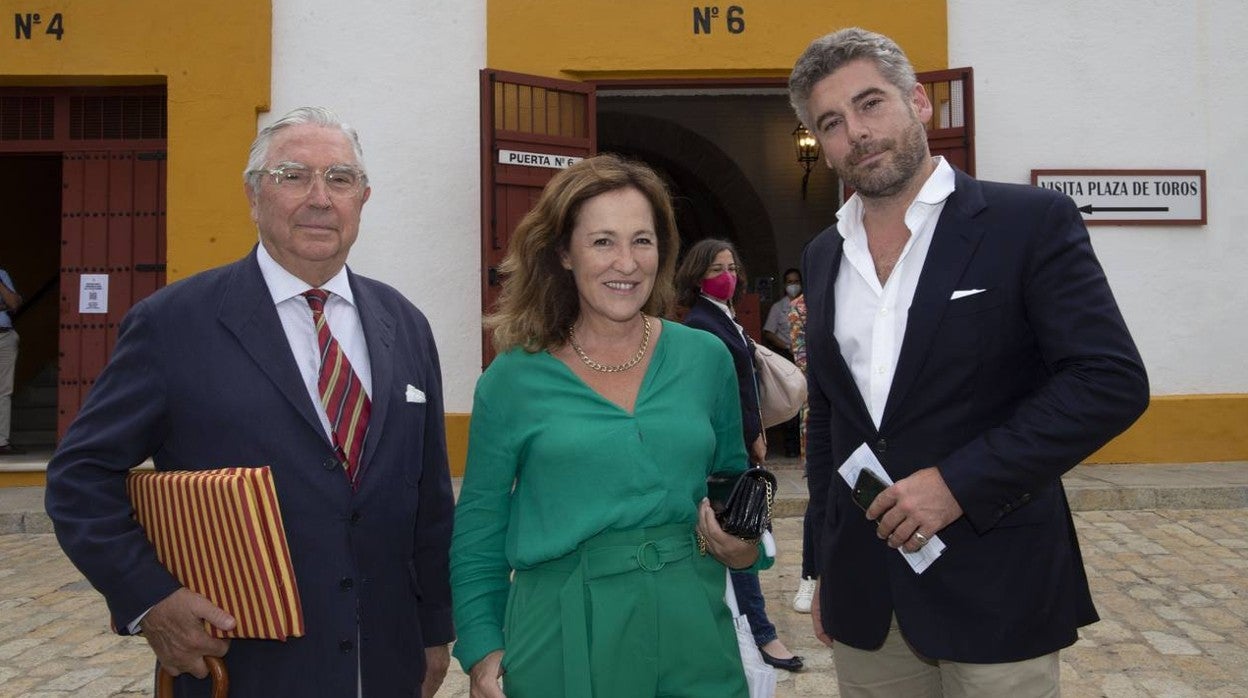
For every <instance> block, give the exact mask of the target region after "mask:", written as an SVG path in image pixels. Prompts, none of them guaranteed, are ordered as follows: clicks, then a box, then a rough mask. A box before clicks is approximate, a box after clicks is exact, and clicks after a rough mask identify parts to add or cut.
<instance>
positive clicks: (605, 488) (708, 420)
mask: <svg viewBox="0 0 1248 698" xmlns="http://www.w3.org/2000/svg"><path fill="white" fill-rule="evenodd" d="M653 352H654V355H653V356H652V357H651V359H650V365H649V367H648V368H647V369H646V375H645V377H644V378H643V379H642V383H641V389H640V391H639V392H638V394H637V401H636V405H635V407H634V412H633V413H632V414H629V413H628V412H626V411H625V410H624V409H622V408H621V407H619V406H618V405H616V404H614V403H612V402H610V401H609V400H607V399H606V398H604V397H602V396H601V395H599V394H598V393H597V392H595V391H594V390H593V389H591V388H590V387H589V386H588V385H586V384H585V382H584V381H582V380H581V379H580V378H579V377H578V376H577V375H576V374H575V373H573V372H572V371H571V369H569V368H568V367H567V366H566V365H564V363H563V362H561V361H560V360H559V359H557V358H555V357H553V356H551V355H550V354H549V353H547V352H544V351H543V352H538V353H535V354H530V353H528V352H525V351H523V350H522V349H512V350H511V351H509V352H507V353H505V354H502V355H500V356H498V357H497V358H496V359H494V362H493V363H492V364H490V367H489V368H488V369H487V370H486V371H485V373H484V374H483V375H482V376H481V378H480V380H478V381H477V389H476V394H475V395H474V397H473V405H472V422H471V427H470V430H469V438H468V464H467V468H466V470H465V473H464V481H463V488H462V490H461V491H460V495H459V502H458V504H457V506H456V508H455V534H454V537H453V539H452V543H451V585H452V594H453V599H454V617H455V631H456V635H457V636H458V639H457V640H456V643H455V656H456V657H457V658H458V659H459V661H460V664H461V665H462V666H463V667H464V669H465V670H468V669H469V668H471V667H472V665H473V664H475V663H476V662H477V660H479V659H481V658H482V657H484V656H485V655H486V654H488V653H490V652H492V651H494V650H497V649H502V648H503V615H504V611H505V609H506V605H507V595H508V591H509V586H510V575H511V571H512V570H513V569H529V568H532V567H535V566H537V565H540V564H542V563H543V562H546V561H549V560H554V559H556V558H560V557H563V556H564V555H567V554H569V553H571V552H572V551H574V550H575V549H576V548H577V546H578V545H580V544H581V542H583V541H585V540H587V539H589V538H591V537H593V536H595V535H597V534H599V533H602V532H604V531H615V530H628V529H633V528H644V527H651V526H662V525H664V524H670V523H682V522H688V523H689V524H690V526H691V527H692V525H693V524H694V522H695V520H696V519H697V512H698V503H699V502H700V501H701V500H702V498H703V497H704V496H706V476H707V474H708V473H711V472H714V471H719V470H742V469H744V468H745V467H746V463H747V456H746V453H745V447H744V441H743V439H742V437H741V407H740V404H739V403H738V397H737V379H736V371H735V370H734V369H733V365H732V358H731V357H730V356H729V354H728V350H727V348H725V347H724V343H723V342H721V341H719V338H717V337H715V336H714V335H712V334H710V333H708V332H702V331H700V330H694V329H689V328H687V327H684V326H682V325H678V324H675V323H671V322H667V321H664V322H663V332H662V334H661V335H660V336H659V339H658V341H657V342H655V344H654V347H653Z"/></svg>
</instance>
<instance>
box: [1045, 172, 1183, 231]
mask: <svg viewBox="0 0 1248 698" xmlns="http://www.w3.org/2000/svg"><path fill="white" fill-rule="evenodd" d="M1031 183H1032V184H1034V185H1036V186H1038V187H1044V188H1046V189H1055V190H1057V191H1060V192H1062V193H1063V194H1066V195H1067V196H1069V197H1070V198H1072V199H1074V200H1075V205H1076V206H1078V207H1079V212H1080V213H1081V214H1082V215H1083V222H1084V223H1086V224H1087V225H1204V224H1205V222H1206V213H1205V171H1204V170H1032V171H1031Z"/></svg>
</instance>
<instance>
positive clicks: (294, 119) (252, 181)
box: [243, 107, 368, 191]
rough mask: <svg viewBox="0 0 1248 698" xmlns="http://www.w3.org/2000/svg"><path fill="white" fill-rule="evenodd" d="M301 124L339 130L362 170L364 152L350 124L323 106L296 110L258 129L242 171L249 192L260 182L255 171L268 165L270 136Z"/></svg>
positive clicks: (366, 179)
mask: <svg viewBox="0 0 1248 698" xmlns="http://www.w3.org/2000/svg"><path fill="white" fill-rule="evenodd" d="M302 124H312V125H315V126H324V127H325V128H336V129H339V130H341V131H342V132H343V133H344V134H346V136H347V140H348V141H350V142H351V149H352V150H353V151H355V162H356V166H357V167H359V168H360V170H364V150H363V148H361V147H360V135H359V134H358V133H356V132H355V129H354V128H352V127H351V125H350V124H347V123H345V122H344V121H343V120H342V119H340V118H338V115H337V114H335V113H334V112H333V111H332V110H330V109H326V108H325V107H299V108H297V109H292V110H290V111H289V112H286V115H285V116H283V117H282V118H280V119H278V120H277V121H274V122H273V123H271V124H269V125H268V126H265V127H264V128H262V129H260V133H257V134H256V140H254V141H252V142H251V152H250V153H249V154H248V156H247V169H245V170H243V182H244V183H245V184H246V185H247V186H249V187H251V189H252V190H253V191H254V190H255V188H256V184H257V183H258V182H259V181H260V174H259V172H258V170H262V169H264V168H265V165H266V164H269V163H266V162H265V161H264V160H265V156H267V155H268V153H269V144H270V143H271V142H272V141H273V136H274V135H276V134H277V133H278V132H279V131H281V130H282V129H285V128H289V127H291V126H299V125H302ZM364 182H365V183H366V184H367V182H368V174H367V173H366V174H365V175H364Z"/></svg>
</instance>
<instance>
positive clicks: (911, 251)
mask: <svg viewBox="0 0 1248 698" xmlns="http://www.w3.org/2000/svg"><path fill="white" fill-rule="evenodd" d="M789 94H790V100H791V102H792V104H793V107H794V109H795V111H796V112H797V114H798V117H799V118H800V119H801V121H802V123H803V124H805V125H806V127H807V128H808V129H810V131H811V133H813V134H815V137H816V138H817V139H818V140H819V144H820V146H821V147H822V150H823V153H824V158H825V160H826V161H827V164H828V166H829V167H830V168H832V169H833V170H835V171H836V174H837V175H838V176H839V177H840V179H841V180H842V181H843V182H844V183H845V184H846V185H848V186H850V187H852V188H853V189H854V190H855V192H856V193H855V194H854V195H853V196H852V197H850V199H849V201H847V202H846V203H845V205H844V206H842V207H841V209H840V210H839V211H838V212H837V219H838V220H837V222H836V224H835V225H833V226H831V227H829V228H828V229H827V230H825V231H823V232H822V233H821V234H820V235H819V236H818V237H816V238H815V239H814V240H813V241H812V242H811V243H810V245H809V246H807V248H806V251H805V253H804V256H803V262H802V271H803V277H804V278H805V281H806V289H805V295H806V306H807V316H806V318H807V322H806V352H807V375H808V378H809V383H810V420H809V429H808V432H807V438H808V441H807V462H808V467H809V479H808V486H809V489H810V507H809V509H808V515H809V516H812V517H814V529H815V538H816V541H815V543H816V546H815V548H816V550H818V551H820V555H821V558H820V564H819V565H818V571H819V573H820V581H819V589H818V591H817V593H816V594H815V603H814V607H813V608H812V611H811V615H812V618H813V621H814V629H815V632H816V634H817V635H818V636H820V638H821V639H822V640H823V641H824V642H825V643H828V644H829V645H830V644H831V642H832V640H835V643H836V644H835V647H834V649H833V658H834V660H835V663H836V672H837V680H838V682H839V684H840V693H841V695H842V696H845V697H846V698H860V697H865V696H918V695H922V696H953V695H956V696H969V697H981V698H987V697H990V696H991V697H995V696H1010V695H1016V696H1036V697H1038V696H1057V695H1058V694H1059V685H1058V666H1059V662H1058V652H1059V650H1061V649H1062V648H1064V647H1068V646H1070V645H1071V644H1072V643H1074V642H1075V640H1076V639H1077V638H1078V634H1077V630H1078V628H1079V627H1080V626H1084V625H1088V624H1089V623H1093V622H1095V621H1096V620H1097V613H1096V609H1095V607H1094V606H1093V603H1092V597H1091V594H1090V592H1089V589H1088V579H1087V575H1086V573H1085V571H1084V568H1083V560H1082V557H1081V556H1080V552H1079V543H1078V539H1077V538H1076V535H1075V528H1074V522H1073V521H1072V518H1071V514H1070V507H1069V505H1068V503H1067V500H1066V493H1065V491H1064V490H1063V489H1062V483H1061V476H1062V474H1063V473H1065V472H1066V471H1068V470H1070V469H1071V468H1073V467H1074V466H1075V465H1076V464H1078V463H1079V462H1080V461H1082V460H1083V459H1084V458H1086V457H1087V456H1089V455H1090V454H1091V453H1092V452H1093V451H1095V450H1097V449H1098V448H1100V447H1101V446H1102V445H1104V444H1105V443H1106V442H1107V441H1109V440H1110V439H1111V438H1113V437H1114V436H1115V435H1117V434H1118V433H1120V432H1122V431H1123V430H1124V429H1126V428H1127V427H1128V426H1130V425H1131V423H1132V422H1134V421H1135V420H1136V418H1138V417H1139V415H1140V414H1141V413H1142V412H1143V411H1144V409H1145V408H1146V407H1147V405H1148V399H1149V393H1148V379H1147V377H1146V375H1145V371H1144V366H1143V363H1142V361H1141V360H1140V355H1139V352H1138V351H1137V350H1136V347H1135V343H1134V341H1132V339H1131V335H1130V333H1129V332H1128V331H1127V327H1126V323H1125V322H1124V321H1123V318H1122V314H1121V313H1120V312H1119V310H1118V306H1117V303H1116V302H1115V301H1114V296H1113V293H1112V292H1111V291H1110V288H1109V283H1108V282H1107V281H1106V278H1105V273H1104V271H1103V270H1102V269H1101V265H1100V263H1099V262H1098V261H1097V258H1096V254H1095V253H1094V252H1093V249H1092V244H1091V241H1090V240H1089V237H1088V231H1087V229H1086V228H1085V227H1084V224H1083V221H1082V219H1081V217H1080V214H1079V211H1078V209H1077V208H1076V207H1075V204H1074V202H1073V201H1072V200H1071V199H1070V198H1069V197H1067V196H1065V195H1063V194H1061V193H1059V192H1055V191H1051V190H1047V189H1040V188H1036V187H1029V186H1021V185H1013V184H999V183H995V182H986V181H980V180H977V179H974V178H972V177H971V176H969V175H967V174H966V173H964V172H961V171H959V170H957V169H955V168H954V167H952V166H951V165H950V164H949V163H948V162H947V161H946V160H945V159H944V158H942V157H932V154H931V152H930V151H929V149H928V142H927V134H926V132H925V128H924V124H925V123H926V122H928V121H929V120H930V118H931V116H932V112H933V108H932V104H931V102H930V101H929V99H928V96H927V93H926V92H925V90H924V87H923V85H921V84H919V83H918V82H917V80H916V78H915V74H914V68H913V67H912V66H911V64H910V61H909V60H908V59H907V58H906V55H905V54H904V53H903V52H902V50H901V48H899V47H898V46H897V44H896V43H894V42H893V41H892V40H891V39H889V38H888V37H886V36H882V35H880V34H876V33H874V32H869V31H864V30H862V29H856V28H855V29H845V30H842V31H839V32H836V33H833V34H828V35H826V36H823V37H821V38H819V39H816V40H815V41H814V42H812V43H811V45H810V46H809V47H808V48H807V49H806V51H805V52H804V53H803V54H802V56H801V57H800V58H799V59H798V61H797V64H796V66H795V67H794V69H793V73H792V75H791V76H790V78H789ZM851 454H853V455H854V463H861V462H864V461H865V462H866V463H868V464H871V465H874V463H875V462H878V464H879V466H880V467H881V468H882V471H883V473H886V474H887V475H888V476H889V477H890V478H891V479H892V480H893V484H892V485H891V486H888V487H886V488H885V489H883V491H881V492H880V493H879V494H878V495H876V496H875V497H874V498H873V499H872V500H871V501H865V500H864V501H863V502H862V504H863V506H865V507H866V511H865V512H864V511H863V510H862V509H860V508H859V507H858V505H857V504H856V503H855V498H854V497H853V496H852V493H851V487H850V485H849V483H847V482H846V481H845V480H844V479H843V478H842V477H841V476H840V475H839V474H838V472H837V470H838V468H839V467H840V466H841V465H842V464H843V463H845V462H846V461H847V460H848V459H850V457H851ZM937 536H939V538H940V544H939V545H938V547H937V550H936V551H935V552H936V553H937V554H939V551H940V549H941V548H940V546H943V554H940V556H939V557H937V558H936V559H935V560H934V561H932V562H931V563H930V566H928V567H926V568H925V569H924V570H923V571H922V573H919V572H916V570H915V569H914V568H912V567H911V565H910V564H907V558H904V557H903V556H902V555H901V554H899V552H898V551H899V550H901V551H905V552H907V553H914V552H917V551H919V550H921V549H923V548H924V547H926V546H928V545H932V544H935V542H936V538H937Z"/></svg>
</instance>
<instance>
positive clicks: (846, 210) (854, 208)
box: [836, 155, 957, 240]
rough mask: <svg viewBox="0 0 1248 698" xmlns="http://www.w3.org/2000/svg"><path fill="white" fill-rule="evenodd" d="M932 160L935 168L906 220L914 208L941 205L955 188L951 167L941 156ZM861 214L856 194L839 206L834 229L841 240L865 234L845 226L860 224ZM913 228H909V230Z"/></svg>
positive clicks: (911, 205)
mask: <svg viewBox="0 0 1248 698" xmlns="http://www.w3.org/2000/svg"><path fill="white" fill-rule="evenodd" d="M933 159H935V160H936V168H935V169H934V170H932V173H931V174H930V175H928V176H927V181H925V182H924V183H923V188H922V189H920V190H919V193H918V194H917V195H915V197H914V201H912V202H910V207H909V208H907V209H906V218H907V219H909V218H910V216H911V214H912V213H914V212H915V210H916V207H917V208H919V209H923V208H930V207H932V206H938V205H940V204H943V203H944V201H945V199H948V198H949V195H950V194H952V193H953V191H954V189H955V188H956V187H955V183H956V181H957V179H956V177H955V175H954V173H953V167H952V166H951V165H950V164H949V162H948V161H947V160H945V158H944V156H942V155H936V156H934V158H933ZM862 214H863V208H862V197H860V196H858V193H857V192H854V195H853V196H851V197H849V201H846V202H845V205H844V206H841V208H840V209H838V210H837V212H836V220H837V226H836V229H837V232H838V233H840V235H841V237H842V238H843V239H846V240H848V239H849V238H850V236H851V235H852V234H853V233H855V232H860V233H861V234H863V235H865V234H866V230H865V229H864V228H863V227H862V226H861V225H855V226H849V225H846V224H845V223H846V222H847V221H850V220H853V221H859V222H861V221H862ZM915 227H916V226H911V230H913V229H914V228H915Z"/></svg>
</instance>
